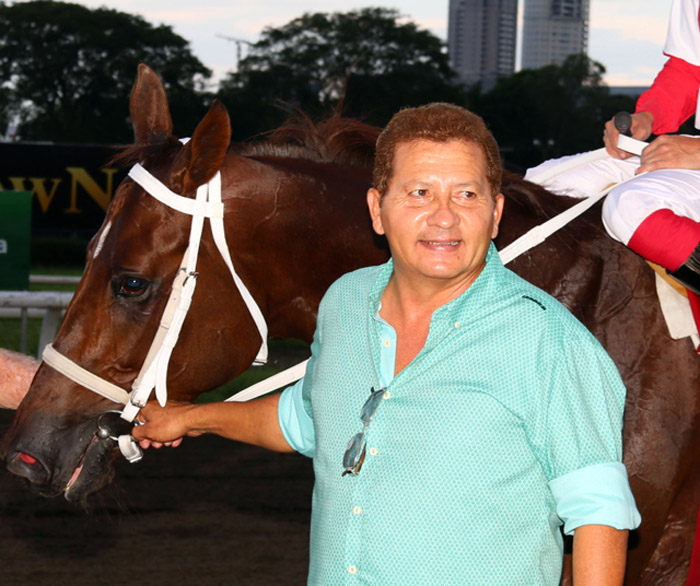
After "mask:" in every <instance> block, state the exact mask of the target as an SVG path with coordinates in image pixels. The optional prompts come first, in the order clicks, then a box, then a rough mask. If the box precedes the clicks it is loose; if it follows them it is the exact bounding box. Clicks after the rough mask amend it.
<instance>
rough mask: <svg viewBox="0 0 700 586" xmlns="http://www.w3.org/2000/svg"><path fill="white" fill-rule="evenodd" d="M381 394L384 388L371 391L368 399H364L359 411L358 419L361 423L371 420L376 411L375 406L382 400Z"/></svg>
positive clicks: (382, 394)
mask: <svg viewBox="0 0 700 586" xmlns="http://www.w3.org/2000/svg"><path fill="white" fill-rule="evenodd" d="M383 396H384V389H379V390H378V391H372V394H371V395H370V396H369V399H367V401H365V404H364V405H363V407H362V411H360V419H361V421H362V423H364V424H365V425H366V424H368V423H369V422H370V421H371V419H372V417H374V414H375V413H376V412H377V407H379V402H380V401H381V400H382V397H383Z"/></svg>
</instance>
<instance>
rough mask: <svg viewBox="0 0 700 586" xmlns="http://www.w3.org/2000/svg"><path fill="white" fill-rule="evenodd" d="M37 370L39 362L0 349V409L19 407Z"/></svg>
mask: <svg viewBox="0 0 700 586" xmlns="http://www.w3.org/2000/svg"><path fill="white" fill-rule="evenodd" d="M37 368H39V362H37V361H36V360H34V359H33V358H31V357H30V356H25V355H24V354H18V353H17V352H11V351H10V350H5V349H0V408H2V409H17V407H19V404H20V403H21V402H22V399H23V398H24V395H26V394H27V391H28V390H29V385H30V384H31V383H32V379H33V378H34V374H35V373H36V369H37Z"/></svg>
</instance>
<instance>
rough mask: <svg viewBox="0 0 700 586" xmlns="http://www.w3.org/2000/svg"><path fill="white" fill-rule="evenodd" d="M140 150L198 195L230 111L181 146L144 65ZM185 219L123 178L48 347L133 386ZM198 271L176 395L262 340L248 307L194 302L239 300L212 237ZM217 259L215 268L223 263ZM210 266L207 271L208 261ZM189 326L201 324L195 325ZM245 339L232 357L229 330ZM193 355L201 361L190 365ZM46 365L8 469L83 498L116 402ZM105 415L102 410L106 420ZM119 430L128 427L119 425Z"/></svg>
mask: <svg viewBox="0 0 700 586" xmlns="http://www.w3.org/2000/svg"><path fill="white" fill-rule="evenodd" d="M130 111H131V118H132V122H133V126H134V134H135V144H134V145H133V146H132V147H130V149H128V151H127V153H126V156H128V157H132V158H137V159H138V160H139V161H140V162H141V163H142V165H143V167H145V168H147V169H148V170H149V171H150V173H151V174H152V175H153V176H155V177H157V178H159V179H160V181H161V182H162V183H163V184H164V185H165V186H166V187H167V188H169V189H170V190H171V191H173V192H175V193H176V194H182V195H183V196H185V197H187V198H193V197H194V196H195V193H196V190H197V188H198V187H199V186H200V185H202V184H206V183H207V182H209V181H210V180H211V179H212V178H213V177H214V176H215V175H216V174H217V173H218V172H219V171H220V170H221V168H222V165H223V163H224V159H225V157H226V153H227V149H228V146H229V141H230V124H229V118H228V114H227V112H226V110H225V108H224V107H223V105H221V104H220V103H219V102H214V103H213V104H212V106H211V108H210V109H209V112H208V113H207V114H206V116H205V117H204V118H203V119H202V121H201V122H200V124H199V125H198V126H197V128H196V130H195V131H194V133H193V135H192V138H191V140H189V141H188V142H187V143H186V144H184V145H183V144H181V142H180V141H179V140H177V139H176V138H175V137H173V135H172V121H171V117H170V113H169V109H168V103H167V99H166V95H165V91H164V88H163V86H162V84H161V82H160V80H159V79H158V77H157V76H156V74H155V73H154V72H153V71H151V70H150V69H149V68H148V67H146V66H145V65H141V66H140V67H139V71H138V76H137V79H136V83H135V85H134V88H133V90H132V94H131V101H130ZM191 222H192V218H191V217H190V216H186V215H185V214H183V213H180V212H178V211H176V210H173V209H170V208H169V207H167V206H165V205H163V204H162V203H160V202H158V201H156V200H155V199H154V198H152V197H151V196H149V195H148V194H147V193H146V192H145V191H144V189H143V188H142V187H140V186H139V185H138V184H137V183H136V182H134V181H133V180H131V179H129V178H127V179H125V180H124V181H123V182H122V183H121V184H120V185H119V187H118V189H117V190H116V193H115V196H114V198H113V201H112V203H111V205H110V207H109V209H108V211H107V214H106V217H105V220H104V223H103V225H102V227H101V229H100V230H99V232H98V233H97V234H96V235H95V237H94V238H93V239H92V241H91V243H90V245H89V247H88V252H87V264H86V267H85V272H84V276H83V278H82V280H81V282H80V284H79V286H78V288H77V290H76V292H75V295H74V298H73V301H72V303H71V305H70V307H69V308H68V310H67V311H66V315H65V318H64V320H63V323H62V325H61V328H60V330H59V332H58V335H57V337H56V340H55V342H54V344H53V347H54V348H55V349H56V350H57V351H58V352H59V353H60V354H62V355H63V356H65V357H67V358H68V359H69V360H72V361H73V362H74V363H75V364H77V365H79V366H80V367H81V368H83V369H85V370H87V371H89V372H90V373H92V374H94V375H96V376H98V377H100V378H102V379H104V380H107V381H109V382H110V383H112V384H114V385H116V386H117V387H120V388H122V389H124V390H125V391H127V392H128V391H129V389H130V388H131V385H132V383H133V382H134V379H135V378H136V377H137V374H138V373H139V370H140V369H141V367H142V364H143V363H144V359H145V357H146V354H147V351H148V350H149V345H150V344H151V341H152V340H153V338H154V335H155V333H156V331H157V330H158V328H159V322H160V320H161V316H162V315H163V312H164V308H165V305H166V301H167V299H168V296H169V294H170V291H171V289H172V286H173V281H174V278H175V276H176V274H177V273H178V271H179V270H180V265H181V263H180V261H181V259H182V258H183V255H184V253H185V250H186V249H187V247H188V235H189V230H190V225H191ZM199 256H200V260H199V263H200V267H203V268H204V267H206V270H202V271H201V276H200V277H199V283H198V286H197V289H196V291H195V298H194V300H193V303H192V308H193V310H192V313H193V314H196V315H194V316H192V317H191V318H190V319H189V320H188V322H187V323H185V324H184V325H183V328H182V331H181V333H180V341H179V343H178V345H177V347H176V348H175V349H174V351H173V356H172V360H171V368H170V369H169V370H168V373H167V385H168V388H169V389H170V396H171V398H174V399H180V400H190V399H191V398H192V397H194V396H196V395H197V394H199V393H201V392H203V391H205V390H209V389H211V388H215V387H216V386H217V385H220V384H222V383H223V382H225V381H227V380H230V379H231V378H232V377H233V376H235V374H237V373H238V372H240V371H242V370H243V369H245V368H246V367H247V366H248V364H250V362H251V361H252V358H253V356H254V355H255V350H256V348H257V347H258V346H259V345H260V336H259V334H258V332H257V330H256V328H255V325H254V323H253V321H252V319H251V317H250V315H249V314H248V312H246V311H245V310H244V309H241V311H235V310H232V311H227V312H218V313H217V312H213V311H204V310H199V308H205V307H206V306H208V305H210V302H211V300H212V299H213V298H216V297H223V298H225V299H227V301H226V303H227V304H229V305H230V306H231V307H232V308H233V309H235V308H236V306H237V304H240V303H242V301H241V300H240V297H238V296H237V295H236V292H235V289H234V288H232V284H231V282H230V280H231V277H230V275H229V274H228V271H226V268H225V267H224V266H223V263H222V261H221V260H220V259H219V258H218V253H217V251H216V248H215V247H214V245H213V244H212V242H211V238H206V239H205V240H204V241H203V242H202V245H201V249H200V254H199ZM219 265H221V266H219ZM212 267H213V268H212ZM193 322H194V323H196V327H194V326H193V325H192V324H193ZM233 337H236V338H237V339H239V340H240V341H241V343H239V344H237V345H236V349H237V352H236V353H235V354H234V353H233V352H232V350H231V348H230V344H229V342H230V340H231V338H233ZM193 362H197V363H199V364H203V365H205V368H196V369H194V368H191V365H192V364H193ZM118 407H120V406H116V405H115V404H114V403H112V402H111V401H109V400H107V399H105V398H102V397H100V396H98V395H97V394H94V393H92V392H90V391H89V390H86V389H85V388H84V387H82V386H81V385H78V384H76V383H75V382H73V381H72V380H70V379H69V378H67V377H66V376H64V375H63V374H61V373H59V372H57V371H56V370H55V369H54V368H53V367H51V366H49V365H47V364H46V363H43V364H42V365H41V366H40V368H39V370H38V372H37V374H36V376H35V378H34V381H33V383H32V385H31V387H30V390H29V392H28V394H27V395H26V397H25V399H24V400H23V402H22V404H21V405H20V407H19V409H18V411H17V414H16V416H15V418H14V421H13V422H12V425H11V426H10V428H9V429H8V430H7V432H6V434H5V436H4V438H3V446H2V447H3V454H4V457H5V459H6V462H7V467H8V469H9V470H10V471H11V472H12V473H14V474H16V475H18V476H21V477H24V478H26V479H27V480H28V481H29V482H30V483H31V485H32V486H33V487H34V488H35V489H36V490H37V491H38V492H39V493H41V494H43V495H47V496H54V495H58V494H61V493H64V494H65V496H66V498H67V499H68V500H71V501H82V500H83V499H84V498H85V497H86V496H87V495H88V494H89V493H91V492H93V491H95V490H98V489H99V488H101V487H102V486H104V485H105V484H106V483H107V482H108V481H109V480H110V478H111V476H112V474H113V471H112V465H111V462H112V460H113V458H114V457H115V455H116V453H117V452H115V442H114V441H113V439H112V438H111V437H109V435H111V434H107V435H108V437H103V434H99V433H96V432H97V430H98V418H100V414H102V413H104V412H106V411H110V410H114V409H117V408H118ZM103 419H104V416H103ZM118 427H119V428H120V430H124V429H128V428H129V427H130V425H129V424H128V423H127V422H126V421H122V422H121V425H119V426H118Z"/></svg>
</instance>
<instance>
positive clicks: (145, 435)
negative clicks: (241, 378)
mask: <svg viewBox="0 0 700 586" xmlns="http://www.w3.org/2000/svg"><path fill="white" fill-rule="evenodd" d="M278 405H279V395H272V396H268V397H263V398H260V399H256V400H255V401H250V402H246V403H237V402H218V403H204V404H197V405H193V404H190V403H176V402H169V403H167V404H166V406H165V407H160V406H159V405H158V403H156V402H155V401H151V402H149V403H148V404H147V405H146V406H145V407H144V408H143V409H141V411H140V412H139V415H138V417H137V419H138V420H139V421H142V422H143V423H144V425H139V426H136V427H135V428H134V429H133V432H132V433H133V436H134V438H135V439H136V440H137V441H138V442H139V444H140V445H141V447H144V448H147V447H149V446H151V445H153V446H154V447H160V446H161V445H163V444H173V445H177V444H178V443H179V441H180V439H181V438H182V437H184V436H190V437H196V436H198V435H202V434H204V433H215V434H217V435H220V436H222V437H225V438H228V439H232V440H236V441H240V442H245V443H248V444H253V445H256V446H261V447H263V448H267V449H269V450H273V451H276V452H291V451H293V450H292V448H291V447H290V445H289V444H288V443H287V440H286V439H285V438H284V435H283V433H282V429H281V428H280V425H279V419H278V414H277V409H278Z"/></svg>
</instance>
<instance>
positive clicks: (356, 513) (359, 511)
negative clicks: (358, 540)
mask: <svg viewBox="0 0 700 586" xmlns="http://www.w3.org/2000/svg"><path fill="white" fill-rule="evenodd" d="M352 512H353V513H354V514H355V515H359V514H360V513H361V512H362V507H353V508H352Z"/></svg>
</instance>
